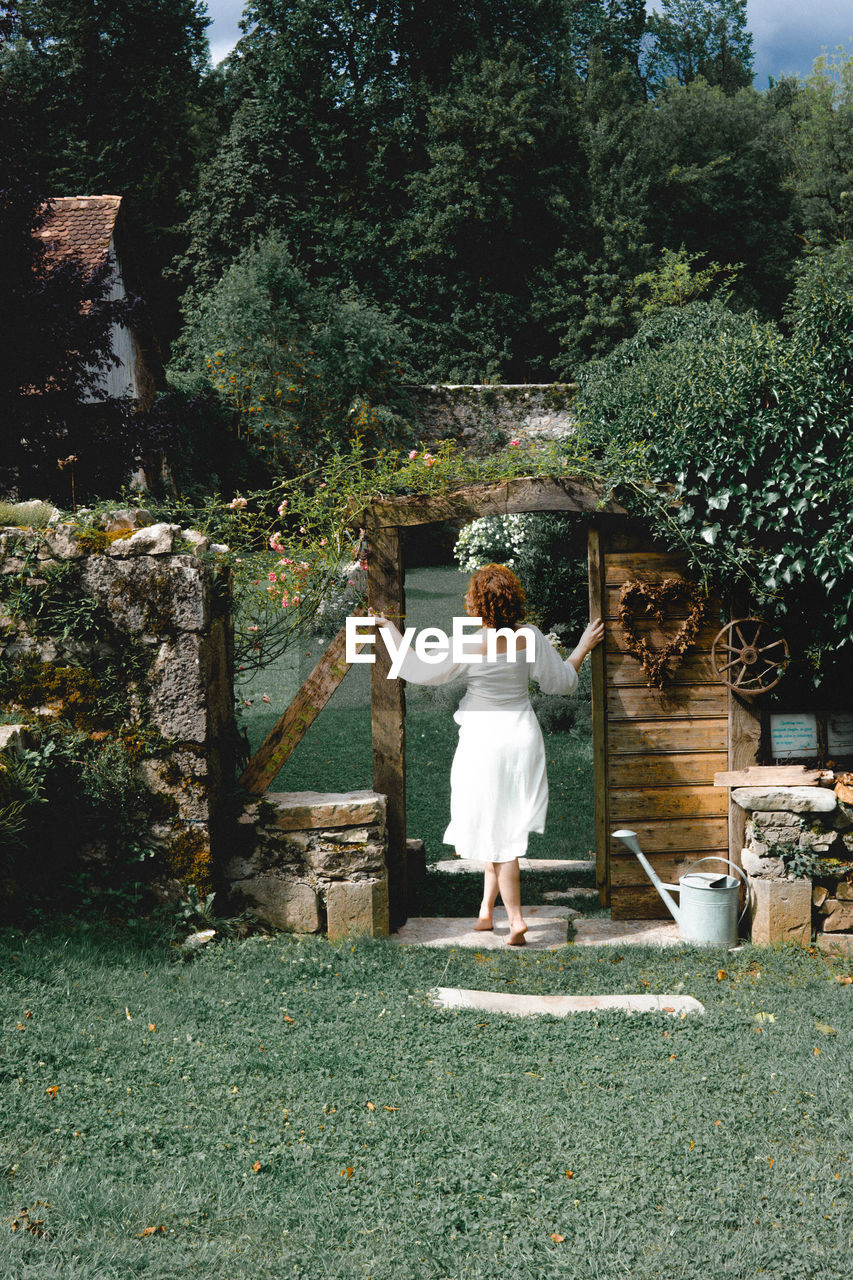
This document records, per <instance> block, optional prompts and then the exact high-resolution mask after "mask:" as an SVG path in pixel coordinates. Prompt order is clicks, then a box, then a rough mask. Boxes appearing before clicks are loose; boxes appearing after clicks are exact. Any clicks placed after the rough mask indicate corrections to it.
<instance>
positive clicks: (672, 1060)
mask: <svg viewBox="0 0 853 1280" xmlns="http://www.w3.org/2000/svg"><path fill="white" fill-rule="evenodd" d="M675 1059H676V1054H674V1053H671V1054H670V1055H669V1060H670V1062H675Z"/></svg>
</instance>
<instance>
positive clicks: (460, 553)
mask: <svg viewBox="0 0 853 1280" xmlns="http://www.w3.org/2000/svg"><path fill="white" fill-rule="evenodd" d="M530 527H531V517H530V516H529V515H516V516H482V517H481V518H480V519H479V520H472V521H471V523H470V524H467V525H466V526H465V528H464V529H463V530H462V532H461V533H460V534H459V537H458V538H457V539H456V545H455V547H454V548H453V555H454V557H455V559H456V562H457V564H458V565H459V568H460V569H461V570H462V571H463V573H473V572H474V571H475V569H482V567H483V565H484V564H491V563H498V564H505V565H506V566H507V568H508V569H512V568H514V567H515V563H516V558H517V557H518V555H519V554H520V552H521V550H522V548H523V547H524V543H525V540H526V538H527V535H528V533H529V530H530Z"/></svg>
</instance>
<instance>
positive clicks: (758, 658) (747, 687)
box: [711, 618, 789, 694]
mask: <svg viewBox="0 0 853 1280" xmlns="http://www.w3.org/2000/svg"><path fill="white" fill-rule="evenodd" d="M788 657H789V654H788V642H787V640H786V639H785V638H784V636H780V635H779V633H778V631H774V630H773V629H772V628H771V627H769V626H768V625H767V623H766V622H764V621H763V620H762V619H761V618H735V619H734V620H733V621H732V622H730V623H729V624H728V625H727V626H725V627H723V629H722V631H720V632H718V634H717V635H716V636H715V637H714V642H713V644H712V645H711V662H712V664H713V667H714V670H715V672H716V673H717V675H718V676H719V677H720V679H721V680H722V681H723V683H724V684H727V685H728V686H729V688H730V689H734V691H735V693H752V694H759V693H767V692H768V691H769V690H770V689H775V687H776V685H777V684H778V683H779V681H780V680H781V678H782V668H783V667H784V665H785V663H786V662H787V661H788Z"/></svg>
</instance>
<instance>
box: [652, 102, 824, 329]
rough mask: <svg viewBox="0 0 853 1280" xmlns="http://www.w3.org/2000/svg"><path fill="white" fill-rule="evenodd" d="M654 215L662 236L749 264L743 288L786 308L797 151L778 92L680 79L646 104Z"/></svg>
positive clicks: (747, 297) (754, 299) (655, 234)
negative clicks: (788, 142)
mask: <svg viewBox="0 0 853 1280" xmlns="http://www.w3.org/2000/svg"><path fill="white" fill-rule="evenodd" d="M646 127H647V141H648V150H647V153H646V154H647V163H648V166H649V168H648V173H649V185H648V201H649V203H648V225H649V229H650V233H651V237H652V239H653V242H654V243H655V245H656V246H660V247H661V248H663V247H670V248H678V247H679V246H680V245H682V244H683V245H684V246H685V248H686V249H687V250H688V251H689V252H691V253H696V254H701V255H703V259H704V261H715V262H719V263H722V264H723V265H729V264H735V263H739V264H741V271H740V273H739V276H738V283H737V286H736V290H735V297H736V298H737V299H738V300H739V302H740V304H741V305H748V306H755V307H757V308H758V309H759V310H760V311H761V312H762V313H763V314H764V315H778V313H779V309H780V308H781V306H782V303H783V302H784V299H785V297H786V296H787V293H788V291H789V289H790V287H791V279H792V267H793V262H794V259H795V257H796V255H797V253H798V251H799V248H800V242H799V241H798V240H797V238H796V235H795V232H796V226H795V219H794V210H793V201H792V195H791V191H790V183H789V175H790V158H789V156H788V154H787V152H786V149H785V147H784V146H783V145H782V143H781V140H780V136H779V130H778V116H777V112H776V110H775V107H774V104H773V102H772V101H769V100H768V99H767V98H766V96H765V95H764V94H760V93H756V91H755V90H754V89H741V90H740V91H739V92H737V93H735V94H726V93H725V92H724V91H723V89H722V88H721V87H720V86H712V85H709V84H708V83H707V82H706V81H705V80H703V79H701V78H700V79H698V80H695V81H693V82H692V83H690V84H688V85H681V84H678V83H676V82H675V81H670V82H669V84H667V85H666V87H665V88H664V89H663V90H662V91H661V93H660V94H659V95H658V97H657V98H656V100H655V102H654V104H653V105H650V106H649V108H648V111H647V114H646Z"/></svg>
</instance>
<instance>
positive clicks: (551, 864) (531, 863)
mask: <svg viewBox="0 0 853 1280" xmlns="http://www.w3.org/2000/svg"><path fill="white" fill-rule="evenodd" d="M518 865H519V867H520V869H521V870H522V871H540V872H542V873H543V874H544V873H545V872H546V871H547V872H552V871H566V872H569V873H570V874H572V875H581V874H583V875H588V874H589V873H590V872H593V871H595V862H594V860H592V861H591V860H587V859H586V858H519V860H518ZM485 866H486V864H485V862H472V861H471V860H470V859H468V858H442V860H441V862H432V863H430V865H429V866H428V867H427V870H428V871H444V872H447V873H448V874H449V875H454V876H460V875H477V876H481V875H482V874H483V870H484V868H485ZM595 892H596V890H593V893H595Z"/></svg>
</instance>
